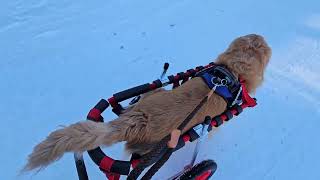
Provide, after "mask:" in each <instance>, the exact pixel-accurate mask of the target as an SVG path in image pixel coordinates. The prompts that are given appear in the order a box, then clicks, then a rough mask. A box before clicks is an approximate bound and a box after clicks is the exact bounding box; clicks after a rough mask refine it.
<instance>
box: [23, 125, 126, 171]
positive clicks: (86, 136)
mask: <svg viewBox="0 0 320 180" xmlns="http://www.w3.org/2000/svg"><path fill="white" fill-rule="evenodd" d="M117 124H118V123H114V122H113V123H112V122H111V123H108V124H106V123H96V122H91V121H83V122H79V123H75V124H72V125H70V126H68V127H64V128H62V129H59V130H56V131H54V132H52V133H51V134H50V135H49V136H48V137H47V138H46V139H45V140H44V141H42V142H41V143H40V144H38V145H37V146H36V147H34V149H33V152H32V153H31V154H30V155H29V156H28V162H27V164H26V165H25V167H24V168H23V171H30V170H34V169H39V170H40V169H42V168H44V167H46V166H48V165H49V164H50V163H52V162H54V161H56V160H58V159H60V158H61V157H62V156H63V154H64V153H65V152H83V151H86V150H91V149H95V148H96V147H98V146H101V145H105V146H110V145H112V144H113V143H116V142H119V141H122V140H123V138H124V134H125V132H122V131H123V129H124V128H122V127H118V126H117Z"/></svg>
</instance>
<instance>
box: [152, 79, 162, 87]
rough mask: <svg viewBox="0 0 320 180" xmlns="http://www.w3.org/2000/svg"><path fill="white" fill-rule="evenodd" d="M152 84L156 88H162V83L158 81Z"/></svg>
mask: <svg viewBox="0 0 320 180" xmlns="http://www.w3.org/2000/svg"><path fill="white" fill-rule="evenodd" d="M153 83H154V84H156V87H157V88H159V87H162V82H161V81H160V79H157V80H155V81H153Z"/></svg>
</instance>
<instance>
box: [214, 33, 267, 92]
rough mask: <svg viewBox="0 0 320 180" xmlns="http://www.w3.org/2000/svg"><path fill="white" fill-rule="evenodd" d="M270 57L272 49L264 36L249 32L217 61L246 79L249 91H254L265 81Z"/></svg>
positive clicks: (237, 40)
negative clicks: (264, 77)
mask: <svg viewBox="0 0 320 180" xmlns="http://www.w3.org/2000/svg"><path fill="white" fill-rule="evenodd" d="M270 57H271V49H270V47H269V46H268V44H267V43H266V41H265V40H264V38H263V37H262V36H260V35H256V34H249V35H246V36H242V37H239V38H237V39H235V40H234V41H233V42H232V43H231V44H230V46H229V48H228V49H227V50H226V51H225V52H224V53H222V54H221V55H220V56H219V57H218V59H217V61H216V63H217V64H224V65H226V66H227V67H228V68H229V69H230V70H231V71H232V72H233V73H235V75H236V76H238V77H241V78H243V79H244V80H245V81H246V86H247V88H248V91H249V92H254V91H255V90H256V88H257V87H258V86H259V85H260V84H261V83H262V81H263V74H264V70H265V68H266V66H267V64H268V62H269V59H270Z"/></svg>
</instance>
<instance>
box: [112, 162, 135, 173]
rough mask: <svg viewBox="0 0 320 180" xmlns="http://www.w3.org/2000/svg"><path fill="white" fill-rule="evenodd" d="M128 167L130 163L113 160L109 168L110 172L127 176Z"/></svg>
mask: <svg viewBox="0 0 320 180" xmlns="http://www.w3.org/2000/svg"><path fill="white" fill-rule="evenodd" d="M130 166H131V163H130V161H119V160H115V161H114V163H113V164H112V166H111V169H110V171H111V172H113V173H117V174H121V175H128V174H129V172H130Z"/></svg>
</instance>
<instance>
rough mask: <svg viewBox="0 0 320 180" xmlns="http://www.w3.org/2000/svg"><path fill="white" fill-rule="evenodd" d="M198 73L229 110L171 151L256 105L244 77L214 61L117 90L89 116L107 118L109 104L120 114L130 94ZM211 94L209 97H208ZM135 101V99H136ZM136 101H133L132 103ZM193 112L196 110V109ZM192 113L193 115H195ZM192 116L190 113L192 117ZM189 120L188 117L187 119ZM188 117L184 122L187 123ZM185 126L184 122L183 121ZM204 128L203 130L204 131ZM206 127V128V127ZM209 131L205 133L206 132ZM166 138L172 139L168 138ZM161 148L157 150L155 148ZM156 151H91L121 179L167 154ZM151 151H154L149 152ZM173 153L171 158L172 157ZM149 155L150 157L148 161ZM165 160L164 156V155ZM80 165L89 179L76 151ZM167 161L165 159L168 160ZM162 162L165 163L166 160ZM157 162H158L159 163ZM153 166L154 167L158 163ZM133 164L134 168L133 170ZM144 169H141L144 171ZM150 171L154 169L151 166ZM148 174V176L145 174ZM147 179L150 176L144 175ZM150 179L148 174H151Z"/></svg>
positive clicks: (114, 179)
mask: <svg viewBox="0 0 320 180" xmlns="http://www.w3.org/2000/svg"><path fill="white" fill-rule="evenodd" d="M194 77H201V78H202V79H203V80H204V82H206V84H207V85H208V87H209V88H210V89H212V90H214V92H215V93H216V94H218V95H220V96H221V97H222V98H224V100H225V101H226V102H227V104H228V106H227V110H226V111H225V112H224V113H222V114H221V115H219V116H216V117H210V116H207V117H205V119H204V123H202V124H199V125H197V126H195V127H193V128H192V129H190V130H189V131H187V132H186V133H185V134H183V135H181V136H180V138H179V141H178V145H177V146H176V147H175V148H174V149H171V150H170V153H172V152H174V151H177V150H178V149H180V148H182V147H183V146H184V145H185V143H186V142H193V141H195V140H196V139H198V138H200V137H201V136H204V135H205V134H207V133H208V132H209V131H211V130H212V129H213V127H219V126H220V125H221V124H223V122H224V121H228V120H230V119H231V118H232V117H233V116H234V115H235V116H237V115H239V114H240V113H241V112H242V111H243V109H245V108H247V107H254V106H255V105H256V100H255V99H253V98H251V97H250V95H249V94H248V92H247V89H246V87H245V84H244V81H243V80H241V79H240V80H238V79H237V78H236V77H234V75H233V74H232V73H231V72H230V71H229V70H228V69H227V68H226V67H224V66H221V65H216V64H214V63H210V64H208V65H206V66H204V67H203V66H198V67H196V68H195V69H189V70H187V71H186V72H181V73H177V74H176V75H171V76H168V77H167V78H166V79H165V80H160V79H157V80H155V81H153V82H152V83H146V84H143V85H140V86H136V87H133V88H130V89H128V90H125V91H121V92H119V93H116V94H113V96H112V97H110V98H109V99H108V100H105V99H101V100H100V101H99V102H98V103H97V104H96V105H95V106H94V108H92V109H91V110H90V112H89V113H88V115H87V119H88V120H91V121H95V122H103V117H102V115H101V114H102V113H103V112H104V111H105V109H107V108H108V107H109V106H111V107H112V111H113V112H114V113H115V114H117V115H120V114H121V112H122V111H123V110H124V108H123V107H122V106H121V105H120V102H122V101H125V100H127V99H130V98H134V97H138V96H139V95H141V94H143V93H146V92H149V91H152V90H155V89H157V88H160V87H164V86H167V85H170V84H172V85H173V88H176V87H178V86H180V85H181V84H183V83H185V82H186V81H188V80H189V79H192V78H194ZM206 98H207V97H206ZM206 98H205V99H206ZM205 99H204V100H203V101H202V102H201V103H202V104H201V103H200V104H199V105H198V106H199V107H198V106H197V107H196V108H195V110H194V113H196V111H197V110H198V109H200V108H201V106H202V105H203V104H204V103H205ZM138 100H139V98H134V99H133V101H135V102H137V101H138ZM135 102H133V103H135ZM130 104H132V102H131V103H130ZM192 113H193V112H192ZM192 113H191V114H190V115H189V116H192ZM189 116H188V117H189ZM190 119H191V118H190ZM186 120H187V119H186ZM186 120H185V121H184V123H185V124H186V123H187V122H186ZM180 126H181V127H182V125H180ZM201 130H202V131H201ZM203 130H205V131H203ZM204 132H205V133H204ZM164 142H165V143H166V142H168V141H167V140H166V139H164ZM155 151H157V150H155ZM159 153H162V154H160V155H161V156H159V154H157V155H155V154H152V153H151V156H156V157H147V156H148V154H147V155H142V156H141V155H138V154H132V157H131V160H130V161H120V160H114V159H112V158H111V157H109V156H107V155H106V154H105V153H104V152H103V151H102V150H101V148H100V147H98V148H96V149H94V150H90V151H88V154H89V156H90V158H91V159H92V160H93V161H94V162H95V164H97V165H98V166H99V168H100V170H101V171H102V172H104V173H105V174H106V176H107V178H108V179H109V180H118V179H119V178H120V175H129V173H130V175H129V176H128V178H129V179H136V178H135V177H138V176H139V174H140V173H141V172H142V171H143V169H144V168H145V167H147V166H149V165H152V164H153V163H155V165H157V163H158V164H160V167H161V166H162V165H161V163H159V157H162V159H163V156H164V152H159ZM149 155H150V154H149ZM170 155H171V154H169V156H168V157H167V158H169V157H170ZM146 159H147V160H148V161H146ZM160 160H161V158H160ZM75 161H76V167H77V171H78V176H79V179H80V180H88V175H87V171H86V168H85V164H84V161H83V158H82V155H81V154H75ZM165 161H166V160H165ZM165 161H164V162H165ZM164 162H162V163H164ZM155 165H154V166H155ZM154 166H153V167H154ZM153 167H152V168H151V171H152V170H153V171H155V172H156V171H157V168H158V169H159V168H160V167H156V168H153ZM131 168H132V170H131ZM140 171H141V172H140ZM149 171H150V170H149ZM149 171H148V173H146V174H149V175H151V177H152V175H153V174H154V173H155V172H149ZM144 177H145V176H144ZM144 177H143V179H146V178H144ZM147 179H148V178H147Z"/></svg>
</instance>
